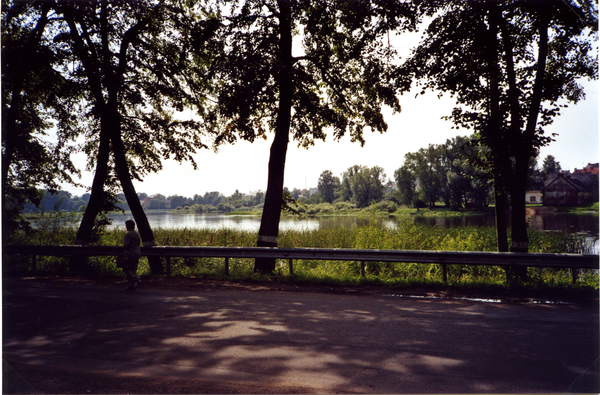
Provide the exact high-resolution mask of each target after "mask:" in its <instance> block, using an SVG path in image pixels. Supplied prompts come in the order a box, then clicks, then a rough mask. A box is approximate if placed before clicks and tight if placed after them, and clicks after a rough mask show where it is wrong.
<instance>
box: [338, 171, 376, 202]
mask: <svg viewBox="0 0 600 395" xmlns="http://www.w3.org/2000/svg"><path fill="white" fill-rule="evenodd" d="M341 184H342V196H343V197H344V200H349V201H351V202H352V203H354V204H355V205H356V207H367V206H369V205H371V204H372V203H373V202H378V201H380V200H381V199H382V198H383V192H384V189H385V184H386V174H385V171H384V170H383V168H381V167H379V166H374V167H372V168H369V167H366V166H358V165H355V166H352V167H350V168H348V170H347V171H345V172H344V173H343V174H342V183H341Z"/></svg>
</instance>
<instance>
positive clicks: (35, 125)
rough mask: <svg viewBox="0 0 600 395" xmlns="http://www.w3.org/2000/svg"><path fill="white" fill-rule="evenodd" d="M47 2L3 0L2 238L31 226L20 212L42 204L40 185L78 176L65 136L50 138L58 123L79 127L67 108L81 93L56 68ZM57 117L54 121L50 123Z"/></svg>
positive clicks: (58, 56)
mask: <svg viewBox="0 0 600 395" xmlns="http://www.w3.org/2000/svg"><path fill="white" fill-rule="evenodd" d="M50 12H51V4H50V3H49V2H33V3H26V2H19V1H12V2H10V1H2V224H3V233H2V234H3V239H6V238H7V237H9V236H10V234H11V233H12V232H13V231H14V230H15V229H16V228H18V227H27V226H28V223H27V222H26V221H22V220H21V219H20V217H19V213H20V212H21V211H22V210H23V208H24V207H25V205H27V204H28V203H32V204H35V205H39V204H40V202H41V199H42V196H43V192H41V191H39V189H40V188H45V189H48V190H52V191H55V190H56V189H58V187H59V184H60V182H68V183H71V184H74V182H73V180H72V178H71V175H73V174H78V172H77V170H76V169H75V167H74V166H73V164H72V162H71V161H70V158H69V154H70V152H71V149H72V148H71V147H70V146H69V145H67V144H66V142H65V141H64V140H63V141H61V142H58V143H55V144H50V143H49V142H46V141H45V140H46V136H47V134H48V132H49V131H50V130H51V129H52V128H53V127H57V128H59V129H60V130H61V131H63V132H64V133H65V134H73V133H74V131H75V130H76V129H77V125H78V124H77V122H76V119H72V118H71V117H70V116H69V115H70V114H68V111H67V109H70V108H74V107H76V104H75V103H76V102H77V100H79V98H80V97H81V96H80V91H79V90H78V88H79V87H78V86H77V85H76V84H71V83H69V81H66V80H64V79H63V78H61V76H60V75H59V73H57V72H56V71H55V70H54V69H53V66H55V65H57V64H60V63H61V62H62V61H64V54H61V53H60V51H58V49H57V47H56V45H55V44H54V43H53V42H52V40H48V37H47V36H46V35H45V34H46V32H47V30H48V25H49V24H51V17H50ZM51 119H53V120H54V121H55V122H52V121H51Z"/></svg>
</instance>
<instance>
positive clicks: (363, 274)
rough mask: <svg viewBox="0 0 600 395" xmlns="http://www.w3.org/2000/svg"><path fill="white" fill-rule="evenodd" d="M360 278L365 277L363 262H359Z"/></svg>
mask: <svg viewBox="0 0 600 395" xmlns="http://www.w3.org/2000/svg"><path fill="white" fill-rule="evenodd" d="M360 276H361V277H366V274H365V261H360Z"/></svg>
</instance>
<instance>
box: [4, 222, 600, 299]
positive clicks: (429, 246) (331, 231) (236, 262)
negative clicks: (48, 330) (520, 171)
mask: <svg viewBox="0 0 600 395" xmlns="http://www.w3.org/2000/svg"><path fill="white" fill-rule="evenodd" d="M362 223H363V224H362V225H354V226H352V227H333V228H325V229H318V230H317V229H303V230H283V231H281V232H280V236H279V246H280V247H282V248H287V247H296V248H302V247H305V248H355V249H389V250H443V251H495V250H496V234H495V230H494V229H493V228H488V227H465V226H463V227H456V228H442V227H438V226H424V225H415V224H414V223H413V222H412V221H411V220H409V219H407V220H404V221H399V222H398V225H397V226H395V227H389V226H387V225H386V224H385V223H384V222H383V221H380V220H378V219H376V218H374V217H371V218H370V219H369V220H367V221H362ZM123 234H124V231H123V230H122V229H113V230H106V231H104V232H103V233H102V234H101V237H100V239H99V241H98V242H97V244H98V245H120V244H121V243H122V238H123ZM154 236H155V239H156V242H157V244H158V245H163V246H236V247H252V246H255V245H256V239H257V236H258V235H257V232H253V231H244V230H232V229H227V228H222V229H218V230H213V229H192V228H183V229H161V228H159V229H156V230H155V231H154ZM74 240H75V228H74V227H72V226H69V225H68V224H66V223H61V222H60V221H57V220H56V218H55V219H54V220H52V219H49V221H48V224H47V225H44V226H41V227H40V228H39V229H36V230H35V231H33V232H30V233H28V234H26V233H19V234H16V235H14V236H13V239H12V240H11V242H12V243H14V244H37V245H40V244H42V245H43V244H48V245H51V244H56V245H68V244H72V243H73V241H74ZM529 240H530V252H538V253H591V251H589V249H588V250H586V248H587V247H586V243H585V237H584V236H582V235H579V234H575V235H570V234H565V233H557V232H541V231H533V230H530V231H529ZM4 262H5V265H3V268H4V271H5V272H7V271H9V272H10V271H11V270H12V271H24V270H29V267H30V266H31V265H30V263H29V260H28V258H27V257H23V256H22V257H19V256H16V257H10V259H9V260H8V261H7V260H5V261H4ZM7 262H8V264H7ZM170 264H171V269H172V273H173V274H175V275H183V276H191V275H195V276H198V275H207V276H213V277H214V276H217V277H219V276H223V274H222V273H223V259H222V258H172V259H171V261H170ZM85 265H86V267H87V268H88V269H89V271H90V272H91V273H93V274H95V275H109V276H114V275H122V274H121V271H120V270H119V269H117V268H116V267H115V265H114V258H111V257H91V258H89V259H87V260H86V262H85ZM253 265H254V262H253V260H252V259H230V262H229V267H230V276H231V277H233V278H252V277H253V276H255V274H254V273H253ZM287 265H288V262H287V261H281V262H279V263H278V266H277V269H276V271H277V272H278V273H279V275H280V276H282V277H286V276H287V273H288V269H287ZM528 270H529V272H528V275H529V278H530V281H533V282H534V283H535V284H569V283H570V281H571V277H570V276H571V274H570V271H568V270H557V269H549V268H529V269H528ZM37 271H38V272H43V273H59V274H60V273H68V272H69V269H68V261H67V260H66V259H65V258H62V259H61V258H54V257H40V258H39V259H38V262H37ZM139 271H140V272H141V274H142V275H150V270H149V267H148V264H147V261H146V259H145V258H142V260H141V261H140V268H139ZM366 273H367V279H364V278H361V277H360V263H359V262H346V261H317V260H298V261H294V274H295V276H296V280H297V281H310V282H328V283H340V284H360V283H364V282H365V281H366V282H370V283H373V282H376V283H379V284H401V285H406V284H431V283H440V282H441V278H442V273H441V268H440V265H437V264H416V263H388V262H369V263H367V265H366ZM447 274H448V280H449V282H450V283H454V284H487V285H497V284H504V283H505V282H506V274H505V271H504V269H502V268H500V267H497V266H471V265H448V267H447ZM298 279H299V280H298ZM580 283H581V284H585V285H587V286H591V287H594V288H595V289H598V273H597V271H587V272H585V273H583V275H581V276H580Z"/></svg>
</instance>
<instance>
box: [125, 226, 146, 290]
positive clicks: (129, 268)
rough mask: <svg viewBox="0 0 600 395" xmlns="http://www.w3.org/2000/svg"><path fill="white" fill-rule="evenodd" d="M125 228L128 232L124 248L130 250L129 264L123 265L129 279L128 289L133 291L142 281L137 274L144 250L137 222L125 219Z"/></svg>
mask: <svg viewBox="0 0 600 395" xmlns="http://www.w3.org/2000/svg"><path fill="white" fill-rule="evenodd" d="M125 228H127V233H125V236H124V237H123V248H125V249H126V250H127V251H128V252H129V258H128V260H127V264H126V265H125V266H123V271H124V272H125V275H126V276H127V279H128V280H129V285H128V287H127V288H126V289H128V290H131V291H133V290H134V289H136V288H137V286H138V283H139V282H140V278H139V276H137V274H136V272H137V267H138V263H139V261H140V258H141V257H142V251H141V250H140V242H141V239H140V235H139V234H138V233H137V232H136V231H135V222H134V221H133V220H131V219H128V220H127V221H125Z"/></svg>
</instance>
